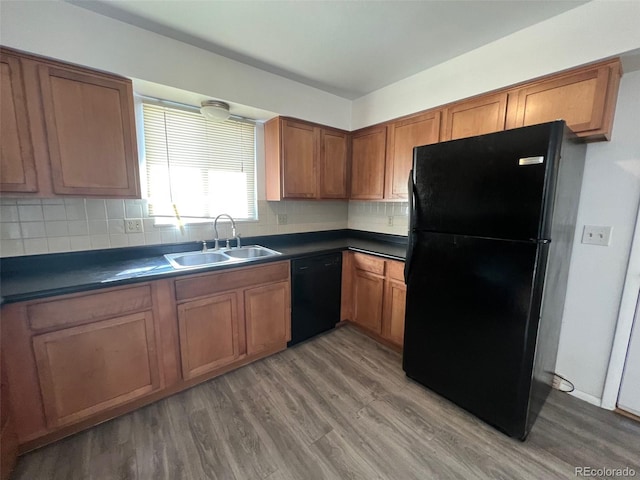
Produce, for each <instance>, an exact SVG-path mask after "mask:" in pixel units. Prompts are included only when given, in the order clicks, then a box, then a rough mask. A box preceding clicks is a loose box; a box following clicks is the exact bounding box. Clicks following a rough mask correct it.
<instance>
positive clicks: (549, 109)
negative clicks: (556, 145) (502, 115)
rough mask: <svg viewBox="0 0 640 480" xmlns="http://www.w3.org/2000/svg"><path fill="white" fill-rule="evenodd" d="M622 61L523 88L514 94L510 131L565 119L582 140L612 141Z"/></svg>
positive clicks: (573, 72) (546, 79) (508, 120)
mask: <svg viewBox="0 0 640 480" xmlns="http://www.w3.org/2000/svg"><path fill="white" fill-rule="evenodd" d="M620 75H621V68H620V60H619V59H615V60H612V61H608V62H603V63H599V64H596V65H590V66H587V67H583V68H579V69H575V70H572V71H571V72H565V73H561V74H557V75H553V76H550V77H547V78H544V79H540V80H538V81H536V82H534V83H531V84H529V85H526V86H523V87H521V88H519V89H518V90H517V92H516V93H514V94H512V96H513V98H514V101H513V102H511V101H510V102H509V113H508V115H507V128H515V127H522V126H527V125H534V124H537V123H544V122H550V121H553V120H557V119H563V120H565V121H566V122H567V125H568V126H569V127H570V128H571V129H572V130H573V131H574V132H575V133H576V134H577V135H578V136H580V137H585V138H586V139H589V140H608V139H609V138H610V137H611V128H612V126H613V114H614V111H615V104H616V98H617V95H618V85H619V83H620Z"/></svg>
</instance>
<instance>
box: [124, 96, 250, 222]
mask: <svg viewBox="0 0 640 480" xmlns="http://www.w3.org/2000/svg"><path fill="white" fill-rule="evenodd" d="M135 103H136V117H138V122H137V123H138V129H137V130H138V147H139V152H140V183H141V186H142V195H143V198H147V199H149V185H148V183H149V178H148V172H147V151H146V150H147V149H146V146H145V131H144V125H145V116H144V104H150V105H155V106H159V107H163V108H168V109H175V110H181V111H184V112H188V113H191V114H194V113H195V114H197V115H200V113H199V108H198V107H194V106H191V105H185V104H182V103H177V102H172V101H169V100H161V99H156V98H151V97H145V96H141V95H136V102H135ZM231 120H232V121H235V122H241V123H247V124H250V125H252V126H253V128H254V130H253V139H254V144H253V159H252V165H251V170H252V172H251V175H252V176H253V181H252V182H251V181H249V182H248V183H249V191H248V192H247V195H248V196H247V202H249V205H248V213H249V215H248V216H246V217H240V218H237V221H239V222H257V221H258V220H259V219H258V191H257V190H258V188H257V183H258V178H257V177H258V159H257V154H258V152H257V150H258V149H257V145H256V142H257V140H258V136H259V132H258V128H257V127H258V126H257V125H256V122H255V121H253V120H251V119H246V118H242V117H236V116H232V117H231ZM203 121H204V122H208V121H206V120H204V119H203ZM150 207H151V208H152V206H151V205H150ZM178 210H180V209H178ZM178 213H180V212H178ZM215 213H216V214H219V213H227V212H222V211H221V212H215ZM149 217H150V218H153V219H154V220H155V224H156V225H158V226H161V225H178V224H180V223H181V224H183V225H188V224H202V223H210V222H211V221H212V220H213V218H214V217H213V216H189V215H182V214H181V216H180V221H178V218H177V217H176V216H175V215H172V216H168V215H153V214H150V215H149ZM234 218H235V216H234Z"/></svg>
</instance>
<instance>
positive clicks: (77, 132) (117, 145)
mask: <svg viewBox="0 0 640 480" xmlns="http://www.w3.org/2000/svg"><path fill="white" fill-rule="evenodd" d="M39 74H40V88H41V91H42V105H43V110H44V119H45V125H46V129H47V142H48V147H49V155H50V161H51V175H52V182H53V191H54V192H55V193H57V194H75V195H96V196H97V195H100V196H120V197H139V196H140V186H139V179H138V160H137V154H136V142H135V130H134V125H133V117H134V116H133V95H132V91H131V85H130V84H129V83H127V82H126V81H124V80H119V79H115V78H113V79H110V78H106V77H103V76H98V75H92V74H90V73H81V72H76V71H71V70H64V69H61V68H55V67H53V66H48V65H41V66H40V67H39Z"/></svg>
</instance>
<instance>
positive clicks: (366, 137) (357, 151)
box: [351, 126, 387, 200]
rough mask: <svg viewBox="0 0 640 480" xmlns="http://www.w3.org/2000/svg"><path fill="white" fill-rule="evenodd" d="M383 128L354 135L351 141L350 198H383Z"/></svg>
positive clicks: (385, 141)
mask: <svg viewBox="0 0 640 480" xmlns="http://www.w3.org/2000/svg"><path fill="white" fill-rule="evenodd" d="M386 143H387V128H386V127H385V126H381V127H373V128H367V129H366V130H361V131H360V132H357V133H354V134H353V136H352V141H351V198H352V199H354V200H379V199H382V198H383V196H384V159H385V148H386Z"/></svg>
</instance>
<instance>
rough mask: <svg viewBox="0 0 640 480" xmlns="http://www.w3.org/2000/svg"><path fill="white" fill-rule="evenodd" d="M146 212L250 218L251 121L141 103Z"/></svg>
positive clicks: (252, 204)
mask: <svg viewBox="0 0 640 480" xmlns="http://www.w3.org/2000/svg"><path fill="white" fill-rule="evenodd" d="M143 117H144V144H145V163H146V178H147V197H148V201H149V214H150V215H151V216H163V217H173V216H175V213H174V208H173V204H175V205H176V207H177V209H178V213H179V214H180V216H181V217H182V218H186V219H188V218H212V217H215V216H216V215H219V214H220V213H228V214H229V215H231V216H233V217H234V218H236V219H255V218H256V217H257V215H256V191H255V163H256V162H255V125H254V124H252V123H249V122H245V121H241V120H235V119H229V120H226V121H224V122H211V121H208V120H205V118H204V117H203V116H202V115H201V114H200V113H199V112H197V111H193V112H192V111H188V110H183V109H179V108H171V107H167V106H164V105H156V104H154V103H147V102H145V103H143Z"/></svg>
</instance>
